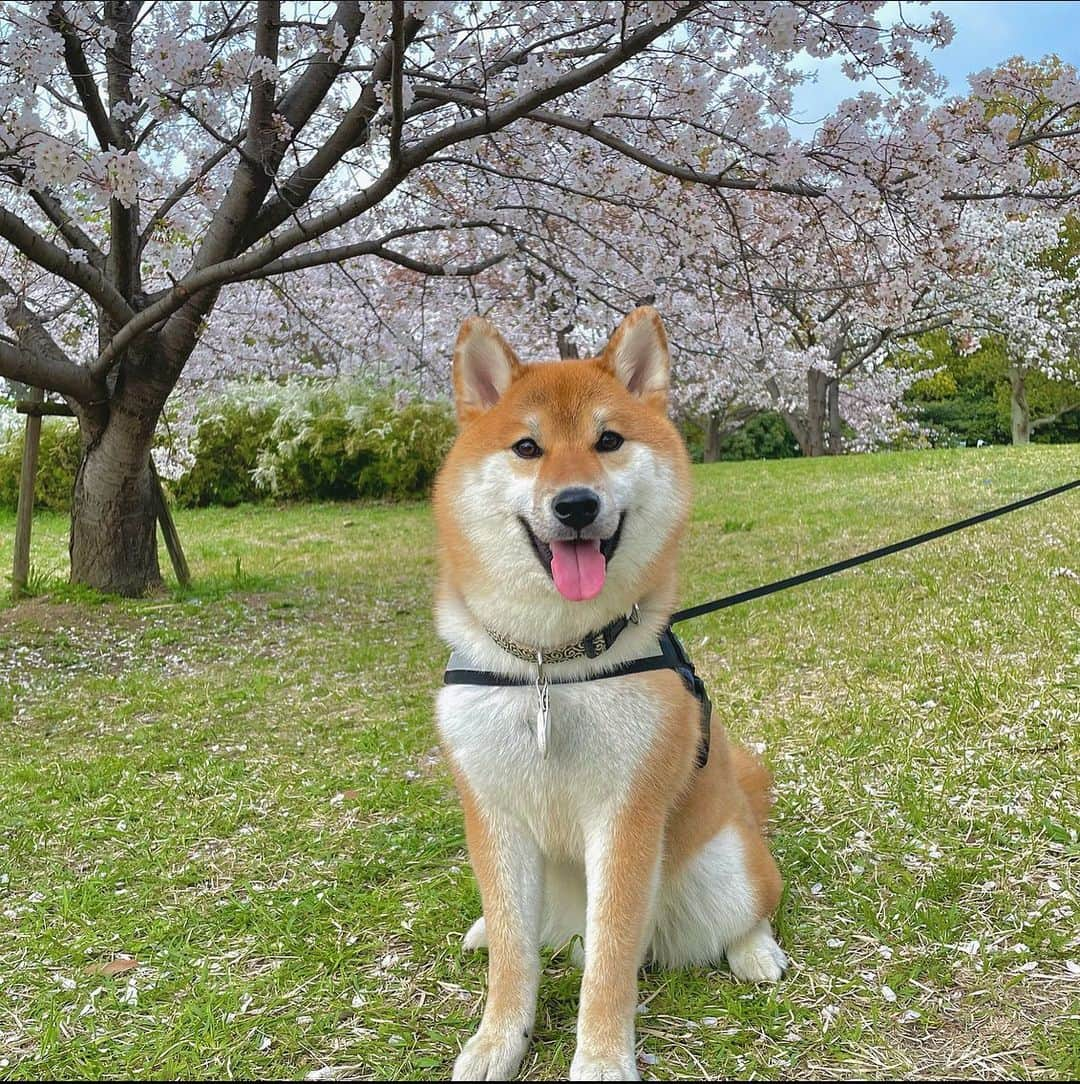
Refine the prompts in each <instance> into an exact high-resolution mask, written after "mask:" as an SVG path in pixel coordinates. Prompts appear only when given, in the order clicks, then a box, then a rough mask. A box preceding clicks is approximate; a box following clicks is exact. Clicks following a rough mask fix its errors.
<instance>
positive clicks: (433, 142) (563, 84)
mask: <svg viewBox="0 0 1080 1084" xmlns="http://www.w3.org/2000/svg"><path fill="white" fill-rule="evenodd" d="M704 2H705V0H691V2H690V3H688V4H686V5H685V6H684V7H682V8H680V9H678V11H677V12H676V13H675V14H672V15H669V16H668V18H667V19H666V20H663V21H661V22H654V23H651V24H650V25H648V26H644V27H642V28H641V29H639V30H636V31H635V32H634V33H632V34H629V35H628V36H627V37H625V38H624V39H622V41H620V42H619V44H618V45H617V46H615V47H613V48H612V49H611V51H610V52H609V53H607V54H606V55H605V56H603V57H599V58H597V59H596V60H594V61H591V62H590V63H588V64H583V65H581V66H580V67H577V68H573V69H571V70H569V71H567V72H564V73H563V74H562V75H561V76H560V77H559V78H558V79H555V80H553V81H552V82H551V83H549V84H547V85H546V86H542V87H537V88H535V89H533V90H531V91H529V92H527V93H525V94H521V95H518V96H517V97H516V98H512V99H511V100H510V101H508V102H506V103H504V104H503V105H500V106H498V107H497V108H495V109H491V110H489V111H487V112H485V113H484V114H483V115H481V116H476V117H471V118H469V119H468V120H463V121H459V122H458V123H456V124H452V125H450V126H448V127H447V128H445V129H443V130H442V131H440V132H436V133H434V134H432V135H431V136H428V137H427V138H426V139H423V140H421V141H420V142H418V143H417V144H416V145H415V146H413V147H411V148H410V149H408V150H407V151H404V152H403V154H402V158H401V163H400V165H399V166H398V167H397V168H393V167H388V168H387V169H385V170H384V171H383V172H382V173H381V174H380V175H379V176H378V177H377V178H376V179H375V180H374V181H372V183H371V184H370V185H368V187H367V188H365V189H363V190H362V191H361V192H359V193H357V194H356V195H355V196H353V197H352V198H351V199H348V200H346V201H345V202H344V203H342V204H339V205H338V206H337V207H334V208H331V209H330V210H328V211H326V212H324V213H323V214H321V215H318V216H316V217H315V218H312V219H308V220H306V221H303V222H296V223H295V224H294V225H293V226H292V227H291V228H289V229H288V230H285V231H283V232H282V233H281V234H279V235H278V236H277V237H275V238H273V239H272V240H269V241H267V243H266V244H264V245H261V246H260V247H259V248H257V249H250V250H249V251H247V252H245V253H244V254H243V255H239V256H233V257H231V258H226V259H222V260H219V261H217V262H213V263H204V262H203V261H202V259H199V260H197V261H196V262H197V266H196V267H193V268H192V270H191V271H190V272H189V273H188V274H187V275H185V276H184V278H183V279H181V280H180V282H178V283H177V284H176V285H175V286H174V287H173V288H172V289H171V290H170V291H169V292H168V293H167V294H166V295H165V296H164V297H163V298H161V299H160V300H159V301H156V302H154V303H153V304H152V305H149V306H147V307H146V308H145V309H143V310H142V311H141V312H140V313H139V314H138V315H137V316H136V317H135V319H134V320H131V321H129V322H128V323H127V325H126V326H125V327H123V328H121V329H120V330H119V331H118V332H117V334H116V335H114V336H113V339H112V341H111V342H110V343H109V344H108V345H107V346H106V347H105V349H104V350H102V352H101V353H100V354H99V355H98V357H97V358H96V359H95V360H94V361H93V362H92V363H91V366H90V368H91V370H92V371H93V372H94V373H95V374H97V375H103V374H104V373H106V372H108V370H109V368H110V367H111V366H112V364H113V363H114V362H115V360H116V358H117V357H118V356H119V354H120V352H121V351H122V350H123V349H125V348H126V347H127V346H128V345H130V344H131V343H132V342H133V341H134V340H135V339H136V338H138V337H139V336H140V335H142V334H144V333H145V332H147V331H148V330H149V329H150V328H152V327H154V326H155V325H157V324H159V323H161V322H162V321H163V320H166V319H169V318H170V317H171V319H169V325H168V326H167V327H166V329H165V331H164V332H163V336H164V339H165V341H166V344H167V347H168V349H169V350H170V351H171V352H172V353H173V354H174V356H176V357H181V356H183V357H186V354H185V353H184V351H185V350H186V349H188V348H189V343H192V342H194V340H195V338H196V337H197V334H198V322H199V321H200V320H201V319H202V317H203V315H204V314H205V311H207V310H208V308H209V305H208V304H205V303H204V304H203V305H201V306H195V307H189V308H187V310H186V311H185V312H181V311H180V310H181V309H184V308H185V306H187V305H188V302H190V301H191V300H192V299H193V298H194V297H195V296H196V295H197V294H199V293H200V292H202V291H204V290H215V289H216V288H218V287H220V286H221V285H222V284H223V283H226V282H230V281H234V280H236V279H238V278H242V277H244V276H245V275H248V274H249V273H250V272H252V271H256V270H258V269H259V268H261V267H264V266H265V265H266V264H268V263H270V261H271V260H275V259H277V258H278V257H279V256H282V255H284V254H285V253H286V252H288V251H289V250H290V249H293V248H296V247H297V246H298V245H302V244H305V243H307V242H309V241H313V240H315V239H316V238H318V237H321V236H322V235H323V234H326V233H329V232H330V231H331V230H334V229H337V228H338V227H339V226H342V225H344V224H345V223H346V222H349V221H351V220H352V219H354V218H356V217H357V216H359V215H361V214H363V213H364V212H365V211H367V210H369V209H370V208H371V207H374V206H375V205H376V204H377V203H380V202H381V201H382V200H383V199H385V198H386V197H387V196H388V195H389V194H390V193H391V192H392V191H393V190H394V189H395V188H396V187H397V186H398V185H399V184H400V183H401V181H402V180H403V179H404V178H405V176H407V175H408V173H410V172H412V171H413V170H415V169H417V168H418V167H419V166H421V165H423V164H424V163H425V162H426V161H427V160H428V159H429V158H431V157H433V156H434V155H436V154H438V152H439V151H441V150H443V149H444V148H446V147H448V146H451V145H452V144H455V143H460V142H463V141H465V140H469V139H473V138H475V137H476V136H480V135H486V134H489V133H492V132H498V131H501V130H502V129H503V128H505V127H507V126H508V125H510V124H512V123H513V122H514V121H516V120H518V119H520V118H521V117H523V116H525V115H526V114H528V113H530V112H532V111H533V110H535V109H538V108H539V107H540V106H542V105H544V104H545V103H547V102H549V101H552V100H553V99H555V98H559V97H561V96H562V95H564V94H568V93H570V92H571V91H574V90H577V89H578V88H579V87H582V86H587V85H588V84H589V83H591V82H593V81H595V80H596V79H598V78H600V77H601V76H602V75H606V74H607V73H608V72H610V71H612V70H614V69H615V68H617V67H619V66H620V65H621V64H623V63H625V62H626V61H627V60H628V59H630V58H631V57H633V56H635V55H637V54H638V53H640V52H641V51H642V50H644V49H646V48H647V47H648V46H649V45H650V44H651V43H652V42H653V41H655V40H656V39H657V38H659V37H661V36H662V35H663V34H665V33H667V32H668V31H669V30H670V29H671V28H672V27H673V26H677V25H678V24H679V23H681V22H684V21H685V20H686V19H687V18H689V17H690V15H691V14H692V13H693V12H694V11H695V10H697V9H698V8H699V7H701V6H702V4H703V3H704ZM213 230H214V224H211V231H210V232H213ZM220 247H221V241H220V239H219V240H218V241H217V242H216V243H215V244H213V245H211V244H210V240H209V238H208V240H207V241H206V242H204V247H203V249H202V250H200V257H203V256H204V254H205V253H206V252H208V251H211V250H214V249H220ZM181 364H182V361H181Z"/></svg>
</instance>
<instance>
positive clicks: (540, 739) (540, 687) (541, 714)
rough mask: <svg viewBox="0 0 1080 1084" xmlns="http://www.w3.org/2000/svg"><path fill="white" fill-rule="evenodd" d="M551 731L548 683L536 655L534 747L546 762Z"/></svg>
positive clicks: (541, 659) (541, 664)
mask: <svg viewBox="0 0 1080 1084" xmlns="http://www.w3.org/2000/svg"><path fill="white" fill-rule="evenodd" d="M550 730H551V711H550V710H549V709H548V683H547V678H546V677H544V662H543V658H542V657H541V655H540V653H539V652H537V654H536V746H537V748H538V749H539V750H540V757H541V759H542V760H547V751H548V734H549V732H550Z"/></svg>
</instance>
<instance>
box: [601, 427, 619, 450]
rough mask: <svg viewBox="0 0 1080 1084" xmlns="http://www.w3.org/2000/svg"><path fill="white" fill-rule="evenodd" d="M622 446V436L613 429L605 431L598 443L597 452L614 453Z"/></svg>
mask: <svg viewBox="0 0 1080 1084" xmlns="http://www.w3.org/2000/svg"><path fill="white" fill-rule="evenodd" d="M622 445H623V438H622V435H621V434H619V433H616V432H615V431H614V430H613V429H605V430H604V431H603V432H602V433H601V434H600V439H599V440H598V441H597V442H596V450H597V451H598V452H614V451H616V450H617V449H619V448H621V447H622Z"/></svg>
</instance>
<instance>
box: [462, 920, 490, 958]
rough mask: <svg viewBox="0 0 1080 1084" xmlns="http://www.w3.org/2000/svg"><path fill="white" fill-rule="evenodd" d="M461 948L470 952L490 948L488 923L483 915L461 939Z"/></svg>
mask: <svg viewBox="0 0 1080 1084" xmlns="http://www.w3.org/2000/svg"><path fill="white" fill-rule="evenodd" d="M461 947H462V948H464V949H466V950H468V951H469V952H475V951H476V950H477V949H484V948H487V947H488V939H487V922H486V921H485V919H484V916H483V915H481V916H480V917H479V918H478V919H477V920H476V921H475V922H474V923H473V924H472V925H471V926H470V927H469V928H468V929H467V930H466V931H465V936H464V937H463V938H462V939H461Z"/></svg>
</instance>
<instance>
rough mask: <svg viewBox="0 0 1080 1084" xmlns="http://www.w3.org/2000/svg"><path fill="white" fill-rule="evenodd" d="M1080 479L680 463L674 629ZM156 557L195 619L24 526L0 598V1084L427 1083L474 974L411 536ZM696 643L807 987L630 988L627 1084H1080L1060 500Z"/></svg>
mask: <svg viewBox="0 0 1080 1084" xmlns="http://www.w3.org/2000/svg"><path fill="white" fill-rule="evenodd" d="M1078 475H1080V446H1076V445H1071V446H1070V445H1065V446H1055V447H1047V446H1038V447H1035V446H1033V447H1029V448H1022V449H1012V448H988V449H981V450H978V451H975V450H960V451H955V452H936V453H903V454H888V455H874V456H853V457H848V458H842V459H830V460H781V461H773V462H767V463H764V462H763V463H731V464H716V465H713V466H708V467H697V468H695V481H696V485H697V502H696V506H695V513H694V519H693V524H692V530H691V537H690V539H689V543H688V546H687V552H686V559H685V561H684V566H683V567H684V573H683V584H684V587H683V598H684V600H685V602H686V603H687V604H689V603H691V602H696V601H700V600H703V599H707V598H711V597H714V596H715V595H718V594H722V593H727V592H729V591H734V590H738V589H741V588H743V587H748V586H753V585H755V584H757V583H759V582H763V581H764V580H769V579H774V578H778V577H780V576H784V575H787V574H790V573H792V572H795V571H798V570H800V569H803V568H808V567H812V566H814V565H817V564H820V563H823V562H825V561H828V560H832V559H834V558H837V557H840V556H846V555H850V554H853V553H856V552H859V551H861V550H863V549H866V548H869V547H871V546H875V545H879V544H882V543H884V542H887V541H890V540H892V539H896V538H900V537H904V536H906V535H908V534H912V533H915V532H917V531H920V530H924V529H927V528H929V527H931V526H935V525H937V524H940V523H944V522H947V521H949V520H952V519H955V518H960V517H962V516H965V515H969V514H971V513H973V512H976V511H979V510H982V509H985V508H989V507H992V506H994V505H997V504H1001V503H1004V502H1006V501H1009V500H1013V499H1015V498H1018V497H1020V496H1023V495H1026V494H1028V493H1030V492H1034V491H1036V490H1039V489H1044V488H1047V487H1049V486H1051V485H1054V484H1057V483H1059V482H1061V481H1065V480H1068V479H1070V478H1074V477H1077V476H1078ZM178 525H179V529H180V532H181V534H182V536H183V538H184V541H185V544H186V548H187V551H188V557H189V560H190V562H191V565H192V569H193V572H194V575H195V577H196V580H197V586H196V589H195V590H194V591H192V592H188V593H181V592H178V591H172V592H169V593H166V594H165V595H162V596H161V597H157V598H152V599H146V600H142V601H137V602H103V601H101V600H99V599H95V598H91V597H87V596H86V595H85V594H84V593H82V592H79V591H74V590H72V589H70V588H67V587H65V586H63V585H62V584H61V583H60V581H59V579H58V578H56V577H58V576H62V573H63V570H64V567H65V559H66V523H65V522H64V521H63V520H61V519H60V518H57V517H48V516H42V517H39V518H38V519H37V520H36V522H35V537H34V550H33V560H34V565H35V569H36V573H35V577H34V586H35V589H36V590H37V591H38V592H39V594H38V597H36V598H33V599H30V600H27V601H24V602H21V603H20V604H19V605H18V606H14V607H12V606H10V605H7V603H6V602H2V601H0V794H2V795H3V801H2V802H0V975H3V993H2V994H0V1078H8V1077H10V1078H16V1079H18V1078H33V1077H40V1076H80V1077H97V1076H114V1077H115V1076H129V1075H136V1076H144V1077H146V1076H153V1077H162V1078H167V1077H204V1076H214V1077H220V1076H239V1077H253V1076H258V1077H282V1076H297V1075H299V1076H303V1075H304V1074H306V1073H308V1072H311V1071H313V1070H318V1069H321V1068H323V1067H326V1066H330V1067H337V1068H339V1069H342V1070H343V1071H344V1072H346V1073H347V1074H348V1075H353V1076H356V1077H362V1078H379V1079H403V1078H404V1079H410V1078H411V1079H430V1078H431V1077H439V1076H442V1075H445V1074H446V1073H447V1072H448V1071H449V1067H450V1064H451V1062H452V1059H453V1057H454V1055H455V1054H456V1052H457V1050H458V1047H459V1045H460V1043H461V1042H463V1041H464V1040H465V1039H466V1038H467V1037H468V1035H469V1034H470V1033H471V1031H472V1029H473V1028H474V1027H475V1021H476V1020H477V1018H478V1014H479V1008H480V1004H481V994H482V989H483V983H484V970H485V967H484V961H483V958H482V957H477V956H470V955H467V954H463V953H462V952H461V949H460V935H461V933H462V932H463V931H464V930H465V929H466V927H467V926H468V924H469V922H470V921H471V920H472V919H473V918H474V917H475V916H476V914H477V909H478V906H479V904H478V897H477V892H476V889H475V885H474V883H473V880H472V875H471V873H470V872H469V869H468V865H467V860H466V856H465V851H464V842H463V836H462V827H461V818H460V814H459V810H458V806H457V802H456V799H455V797H454V796H453V792H452V788H451V786H450V784H449V780H448V776H447V773H446V771H445V769H444V768H443V767H442V765H441V764H440V761H439V758H438V754H437V750H436V749H435V738H434V732H433V728H432V723H431V699H432V695H433V692H434V690H435V689H436V687H437V685H438V682H439V679H440V674H441V668H442V665H443V664H444V662H445V655H446V652H445V650H444V648H443V647H442V645H441V644H440V643H439V642H438V641H437V639H436V637H435V635H434V631H433V628H432V621H431V615H430V605H431V585H432V580H433V576H434V561H433V553H432V546H433V531H432V525H431V519H430V516H429V512H428V509H427V507H426V505H423V504H411V505H397V506H372V505H366V506H365V505H355V504H354V505H342V504H335V505H314V506H310V505H309V506H293V507H288V508H274V507H270V506H258V507H240V508H235V509H209V510H205V511H197V512H182V513H180V514H179V515H178ZM12 534H13V518H12V517H10V516H7V517H4V518H0V561H3V563H4V565H5V566H6V565H7V563H8V562H9V561H10V547H11V538H12ZM163 561H164V555H163ZM166 566H167V562H166ZM683 630H684V632H685V639H686V641H687V643H688V646H689V647H690V648H691V650H692V653H693V656H694V658H695V661H696V662H697V664H698V668H699V670H700V671H701V672H702V673H703V674H704V676H705V677H706V680H707V682H708V685H709V689H710V693H711V696H712V700H713V703H714V705H715V716H714V718H716V720H717V721H718V722H723V723H724V724H725V725H726V726H727V727H728V728H729V730H730V731H731V732H732V733H733V734H734V735H735V736H737V737H738V738H739V739H741V740H743V741H747V742H753V743H760V747H761V748H762V749H763V755H764V757H765V759H766V760H767V761H768V762H769V763H770V765H771V766H772V768H773V770H774V773H775V776H776V789H777V795H778V804H777V810H776V816H775V823H774V840H773V847H774V850H775V852H776V854H777V857H778V860H779V863H780V866H781V869H782V870H783V872H784V875H785V878H786V881H787V890H786V896H785V900H784V903H783V905H782V909H781V912H780V915H779V917H778V922H777V926H778V930H779V938H780V941H781V943H782V944H783V946H784V948H785V949H786V951H787V952H788V953H789V955H790V956H791V957H792V959H793V967H792V970H791V972H790V973H789V975H788V977H787V979H786V980H785V981H784V982H783V983H782V984H781V985H780V986H778V987H776V988H773V989H757V988H754V987H748V986H744V985H739V984H736V983H734V982H733V981H732V979H731V977H730V976H729V975H728V973H727V972H726V970H723V969H721V970H718V971H690V972H679V973H663V972H654V973H649V974H647V975H646V976H645V977H644V978H643V980H642V983H641V1001H642V1009H641V1014H640V1016H639V1050H640V1053H641V1055H642V1057H643V1069H644V1071H645V1073H646V1074H647V1075H649V1076H654V1077H656V1078H660V1079H670V1078H675V1077H694V1078H700V1077H701V1076H702V1075H705V1074H707V1075H708V1076H711V1077H715V1076H739V1077H746V1076H756V1077H766V1078H790V1077H816V1078H822V1077H840V1076H847V1077H851V1076H863V1077H864V1076H888V1077H894V1076H898V1075H922V1076H955V1077H961V1078H967V1077H975V1078H987V1077H1003V1076H1019V1077H1039V1076H1048V1077H1049V1076H1057V1077H1065V1078H1068V1077H1069V1076H1070V1075H1075V1074H1076V1071H1077V1069H1080V1038H1078V1036H1080V1028H1078V1025H1077V1014H1078V1008H1077V1005H1078V999H1077V991H1078V990H1080V938H1078V934H1077V913H1078V910H1080V905H1078V903H1077V899H1076V894H1077V871H1078V868H1080V863H1078V859H1080V845H1078V839H1077V832H1078V828H1080V795H1078V792H1077V784H1076V779H1077V775H1076V765H1077V763H1078V748H1077V745H1078V741H1080V496H1078V495H1077V494H1075V493H1073V494H1069V495H1066V496H1063V497H1059V498H1056V499H1055V500H1053V501H1050V502H1047V503H1045V504H1042V505H1039V506H1037V507H1035V508H1032V509H1026V510H1024V511H1021V512H1019V513H1016V514H1015V515H1013V516H1010V517H1007V518H1006V519H1004V520H998V521H995V522H994V523H992V524H989V525H984V526H981V527H978V528H975V529H974V530H972V531H970V532H965V533H963V534H961V535H958V536H955V537H953V538H950V539H947V540H943V541H940V542H936V543H933V544H931V545H929V546H926V547H922V548H920V549H917V550H914V551H911V552H908V553H905V554H902V555H900V556H897V557H893V558H890V559H888V560H886V561H884V562H881V563H877V564H874V565H870V566H867V567H865V568H862V569H858V570H854V571H851V572H847V573H844V574H842V575H840V576H837V577H834V578H832V579H829V580H826V581H823V582H820V583H816V584H812V585H809V586H806V587H801V588H798V589H796V590H793V591H790V592H787V593H785V594H782V595H777V596H773V597H771V598H769V599H766V600H762V601H760V602H756V603H751V604H749V605H746V606H742V607H739V608H736V609H733V610H728V611H725V612H724V613H721V614H718V615H715V616H712V617H709V618H705V619H701V620H699V621H697V622H695V623H694V624H693V625H689V626H683ZM128 956H130V957H132V958H133V959H134V960H135V961H137V965H136V966H131V965H130V964H118V963H117V962H116V961H118V960H120V959H121V958H124V957H128ZM577 981H578V972H577V971H576V970H575V969H574V968H573V966H572V965H571V964H570V963H569V962H568V961H567V960H565V959H563V958H561V957H556V958H554V959H552V960H550V962H549V963H548V966H547V968H546V977H545V982H544V985H543V987H542V991H541V1009H540V1016H539V1020H538V1026H537V1042H536V1043H535V1045H534V1046H533V1048H532V1050H531V1052H530V1054H529V1055H528V1057H527V1059H526V1064H525V1073H526V1074H527V1076H529V1077H531V1078H536V1079H542V1078H551V1077H558V1076H560V1075H563V1076H564V1075H565V1073H566V1071H567V1069H568V1066H569V1059H570V1056H571V1053H572V1041H573V1019H574V1012H575V1009H576V1004H577V993H576V989H577Z"/></svg>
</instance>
